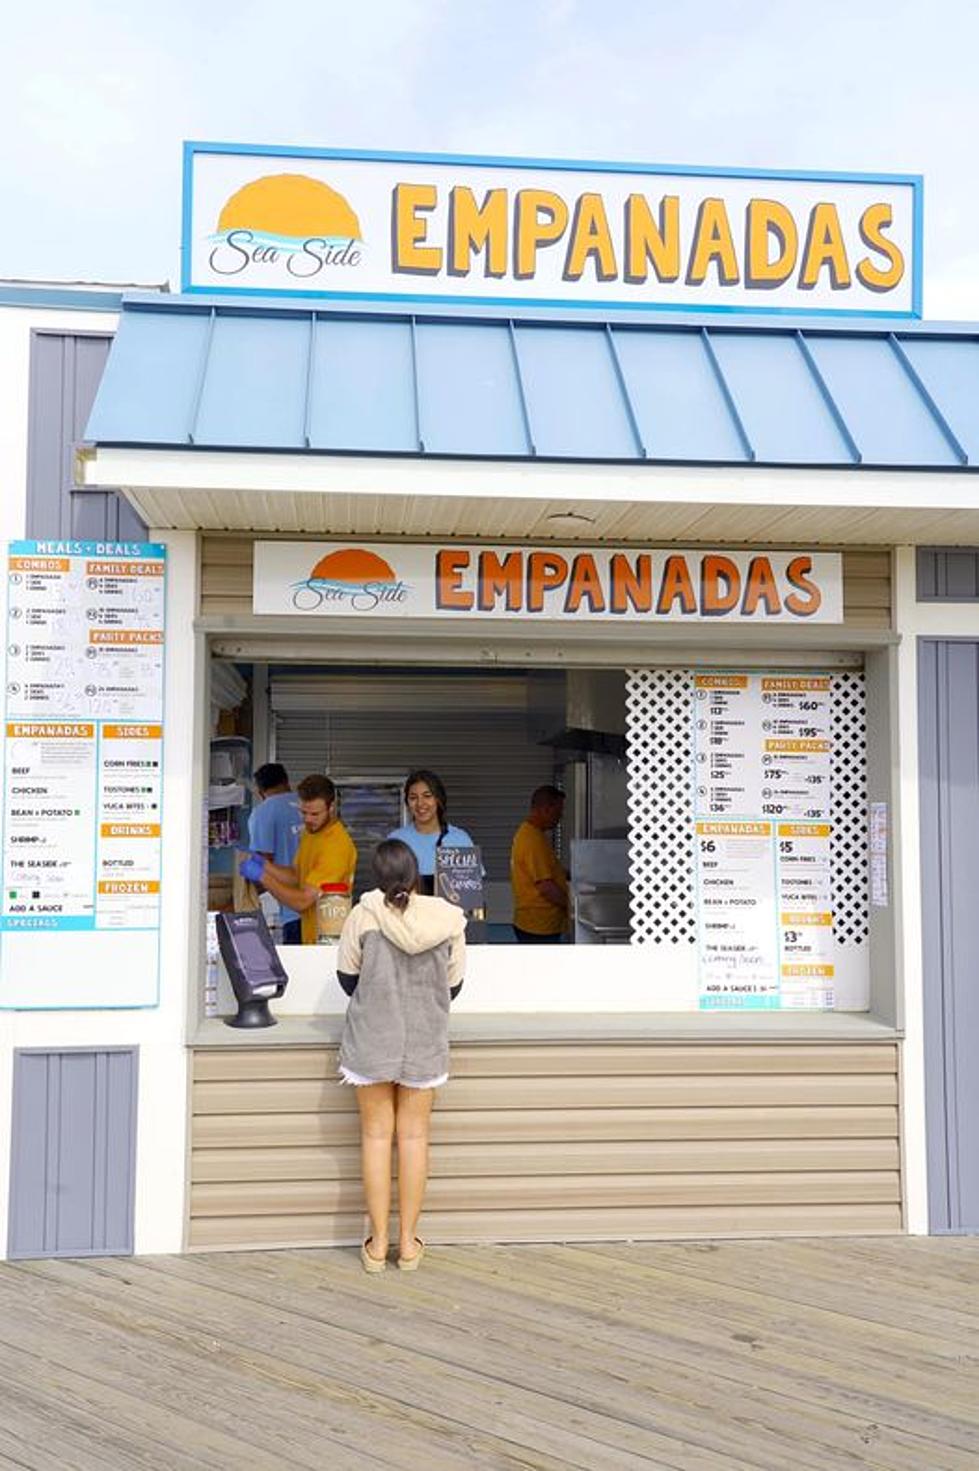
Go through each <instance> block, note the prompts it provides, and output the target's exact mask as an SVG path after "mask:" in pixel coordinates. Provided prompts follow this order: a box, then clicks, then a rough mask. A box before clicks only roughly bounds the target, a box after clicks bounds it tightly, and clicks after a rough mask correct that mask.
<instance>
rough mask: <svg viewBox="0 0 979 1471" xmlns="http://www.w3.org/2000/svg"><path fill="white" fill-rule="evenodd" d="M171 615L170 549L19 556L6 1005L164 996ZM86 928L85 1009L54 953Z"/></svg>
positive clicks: (78, 547) (12, 654)
mask: <svg viewBox="0 0 979 1471" xmlns="http://www.w3.org/2000/svg"><path fill="white" fill-rule="evenodd" d="M165 604H166V549H165V548H164V547H163V546H160V545H157V544H154V543H143V542H138V543H132V542H122V543H114V542H113V543H105V542H79V541H59V542H39V541H19V542H13V543H11V545H10V547H9V551H8V557H7V613H6V677H5V699H6V713H5V724H4V731H5V737H6V739H5V742H4V765H3V782H4V804H3V808H4V817H3V844H2V847H3V894H2V898H0V937H2V939H0V1005H5V1006H31V1005H56V1004H61V1005H80V1006H93V1005H100V1004H104V1002H103V999H100V998H101V997H102V995H103V993H105V994H108V995H109V996H110V997H111V1000H110V1001H109V1002H108V1003H107V1004H112V1005H122V1004H131V1005H145V1004H147V997H148V995H149V992H150V989H151V990H152V995H153V997H154V998H155V995H156V989H157V969H158V967H157V963H156V951H157V937H158V931H159V922H160V867H161V814H162V779H163V652H164V619H165ZM77 931H87V932H89V933H90V935H91V936H92V937H98V938H97V939H93V943H92V944H91V945H90V946H89V947H88V950H86V948H85V945H84V944H81V946H80V948H76V949H75V950H73V951H72V952H70V953H71V955H72V957H73V958H74V959H77V961H78V976H79V977H80V978H86V979H85V982H84V986H82V985H81V984H80V985H79V994H78V995H77V998H75V997H71V996H68V995H65V994H63V993H64V985H63V981H62V979H61V977H60V976H59V979H58V983H57V984H55V983H54V982H53V981H52V979H51V977H50V975H49V973H48V969H47V967H46V965H45V961H46V960H47V959H49V958H51V957H53V956H54V955H55V953H57V955H58V957H59V964H60V963H63V956H64V955H65V953H66V952H65V951H64V950H63V948H59V947H55V949H51V947H50V946H48V951H49V952H50V957H49V955H48V953H47V952H45V949H44V945H45V939H50V938H51V937H52V936H56V935H59V934H61V933H64V932H77ZM131 934H140V935H144V936H148V937H150V939H151V950H149V949H148V948H147V945H146V944H145V943H141V942H138V941H137V942H135V949H134V948H132V945H130V946H129V948H127V942H126V941H125V939H124V936H126V935H131ZM110 936H112V937H115V941H114V942H113V941H110V939H109V937H110ZM120 947H121V948H120ZM89 951H90V952H91V954H89ZM105 966H109V967H122V970H121V971H120V970H119V969H115V970H114V971H113V972H112V973H111V974H110V973H109V972H106V971H105V970H104V967H105ZM127 973H128V974H129V975H130V978H131V984H130V985H129V986H128V987H126V988H124V989H123V990H121V989H120V982H119V977H120V975H123V976H125V975H126V974H127ZM93 975H94V976H95V980H94V983H93V980H92V977H93ZM102 976H105V977H106V980H105V981H104V982H103V981H102V980H101V977H102ZM52 988H53V989H52Z"/></svg>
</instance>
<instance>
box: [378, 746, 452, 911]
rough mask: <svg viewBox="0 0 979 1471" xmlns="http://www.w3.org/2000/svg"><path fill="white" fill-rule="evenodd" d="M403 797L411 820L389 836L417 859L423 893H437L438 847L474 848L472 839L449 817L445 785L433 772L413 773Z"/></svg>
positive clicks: (405, 786) (407, 782) (421, 771)
mask: <svg viewBox="0 0 979 1471" xmlns="http://www.w3.org/2000/svg"><path fill="white" fill-rule="evenodd" d="M404 796H405V804H406V805H407V808H408V812H409V815H410V821H409V822H406V823H405V824H404V826H403V827H396V828H395V829H394V831H393V832H390V833H388V837H389V838H397V839H398V840H399V841H400V842H402V843H407V844H408V847H409V848H410V849H411V851H412V852H413V853H414V855H415V858H416V859H417V860H418V872H419V874H420V876H421V892H422V893H423V894H434V892H435V852H436V849H437V848H443V847H444V848H471V847H472V846H473V840H472V838H471V837H470V836H469V834H468V833H467V832H466V830H465V828H463V827H456V826H455V825H454V824H453V823H451V822H450V821H449V819H448V817H447V816H446V807H447V806H448V797H447V796H446V792H445V784H444V783H443V781H442V779H441V778H440V777H439V776H437V775H436V774H435V772H434V771H426V770H424V769H423V770H419V771H413V772H411V774H410V775H409V777H408V779H407V781H406V782H405V785H404Z"/></svg>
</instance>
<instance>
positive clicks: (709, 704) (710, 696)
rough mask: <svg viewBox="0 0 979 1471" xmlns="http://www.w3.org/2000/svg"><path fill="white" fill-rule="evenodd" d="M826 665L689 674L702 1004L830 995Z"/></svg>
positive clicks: (797, 1001) (796, 1002)
mask: <svg viewBox="0 0 979 1471" xmlns="http://www.w3.org/2000/svg"><path fill="white" fill-rule="evenodd" d="M830 694H831V677H830V676H829V675H828V674H822V673H818V674H802V673H786V674H778V673H768V674H756V673H746V672H731V673H728V672H724V673H715V674H698V675H695V676H694V702H693V703H694V717H693V720H694V730H693V758H694V759H693V769H694V777H693V786H694V821H695V829H696V832H695V851H696V859H697V893H698V941H699V962H700V976H701V985H700V1004H701V1006H702V1007H704V1008H715V1007H729V1008H738V1007H740V1008H778V1007H822V1008H831V1007H832V1006H833V1004H834V998H835V991H834V974H835V966H834V950H833V943H834V942H833V911H832V887H831V878H830V839H831V836H832V826H831V823H830V799H831V790H830V760H831V753H832V739H831V732H830Z"/></svg>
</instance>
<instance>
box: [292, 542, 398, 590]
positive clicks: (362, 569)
mask: <svg viewBox="0 0 979 1471" xmlns="http://www.w3.org/2000/svg"><path fill="white" fill-rule="evenodd" d="M309 576H310V581H313V582H347V583H349V584H350V585H351V586H352V587H363V585H364V583H365V582H396V581H397V576H396V574H395V571H394V568H393V567H391V566H389V565H388V563H387V562H385V560H384V558H383V557H379V556H378V555H377V553H376V552H368V551H365V550H364V549H363V547H348V548H345V549H344V550H343V551H342V552H328V553H327V555H326V556H325V557H321V558H320V559H319V561H318V562H317V563H316V566H315V567H314V568H313V570H312V572H311V573H310V574H309Z"/></svg>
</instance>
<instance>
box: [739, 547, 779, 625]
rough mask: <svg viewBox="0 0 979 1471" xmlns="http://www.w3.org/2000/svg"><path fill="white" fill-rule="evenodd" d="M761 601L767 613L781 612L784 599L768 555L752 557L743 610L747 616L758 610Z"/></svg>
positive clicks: (742, 605)
mask: <svg viewBox="0 0 979 1471" xmlns="http://www.w3.org/2000/svg"><path fill="white" fill-rule="evenodd" d="M759 603H764V605H765V615H766V617H767V616H768V614H769V613H781V611H782V601H781V599H780V597H779V595H778V583H777V582H776V580H775V573H774V572H773V571H772V564H771V562H769V560H768V558H767V557H752V559H751V565H750V566H749V568H748V581H747V583H746V585H745V590H744V601H743V603H742V604H741V611H742V613H743V614H744V616H745V617H746V618H750V617H751V615H752V613H754V612H756V611H757V609H758V605H759Z"/></svg>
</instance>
